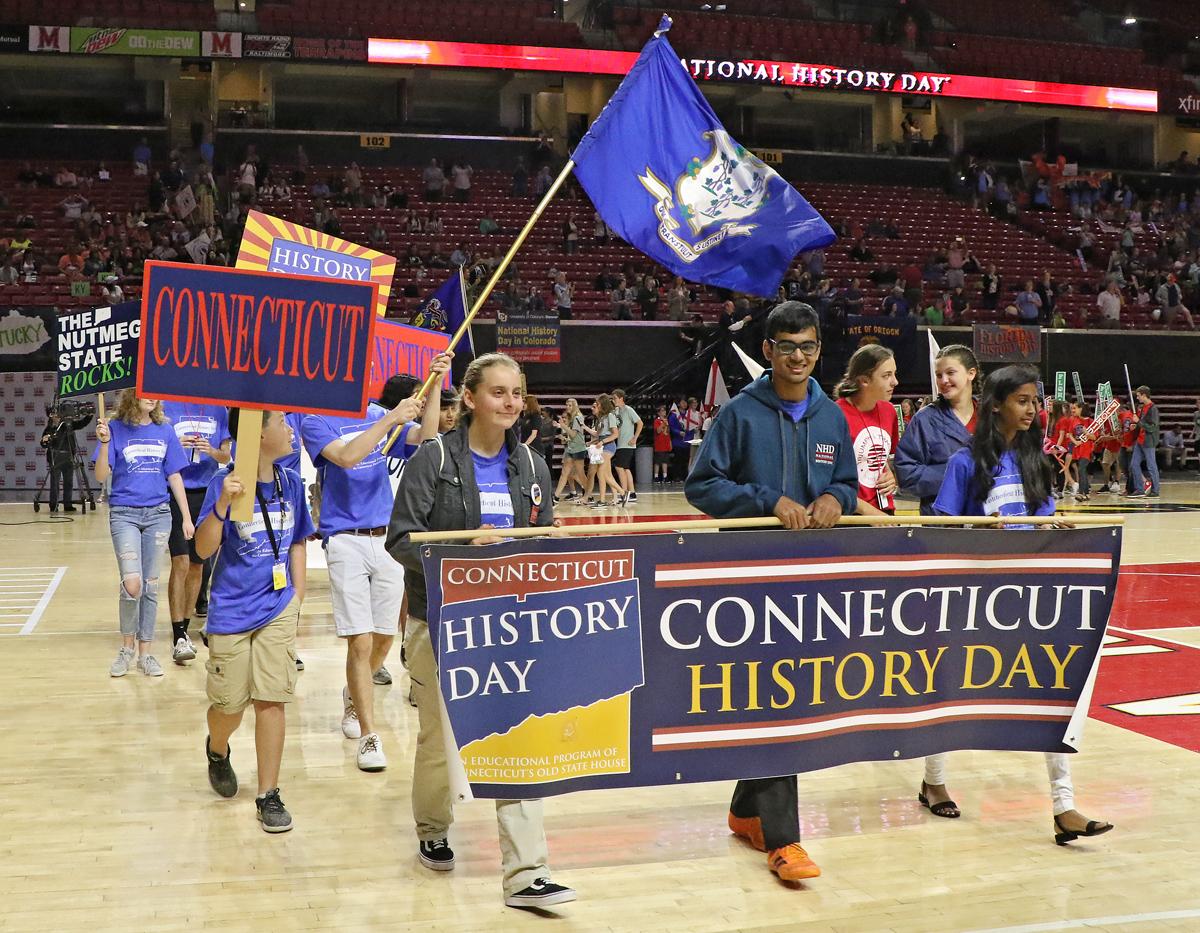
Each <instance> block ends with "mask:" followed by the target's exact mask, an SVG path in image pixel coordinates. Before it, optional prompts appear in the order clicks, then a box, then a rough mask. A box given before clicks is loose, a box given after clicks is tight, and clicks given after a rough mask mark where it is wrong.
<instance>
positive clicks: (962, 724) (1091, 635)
mask: <svg viewBox="0 0 1200 933" xmlns="http://www.w3.org/2000/svg"><path fill="white" fill-rule="evenodd" d="M1120 540H1121V539H1120V533H1119V531H1115V530H1114V529H1111V528H1088V529H1075V530H1054V531H1022V532H1012V533H1010V534H995V533H993V532H989V531H984V530H964V529H940V528H917V529H905V528H896V529H891V528H888V529H883V528H839V529H833V530H830V531H805V532H801V533H797V532H787V531H748V532H722V533H720V534H705V533H699V534H689V535H684V534H667V535H662V534H650V535H621V536H602V537H594V538H584V539H576V540H569V539H561V538H559V539H552V538H551V539H540V540H531V539H526V540H523V541H511V542H507V543H503V544H497V545H492V546H489V547H472V546H463V545H446V546H433V545H426V546H424V547H423V548H422V556H423V562H424V565H425V573H426V580H427V583H428V596H429V612H428V615H429V620H428V621H429V625H430V636H431V638H432V639H433V643H434V651H435V656H436V658H437V661H438V677H439V685H440V692H441V698H442V701H443V704H444V707H445V710H446V714H447V720H448V722H449V723H450V727H451V728H450V730H449V733H450V736H449V737H448V742H451V743H452V747H451V748H448V760H449V764H450V775H451V787H452V790H453V791H454V792H455V793H456V794H460V795H462V796H463V797H466V796H469V795H474V796H479V797H495V798H514V797H529V798H532V797H544V796H551V795H554V794H561V793H568V792H571V791H578V790H588V789H599V788H609V787H644V786H651V785H661V784H677V783H688V782H698V781H719V780H731V779H735V778H757V777H770V776H775V775H781V774H793V773H799V772H805V771H814V770H818V769H821V768H829V767H834V766H836V765H840V764H846V763H848V762H854V761H884V760H892V759H894V758H903V759H911V758H919V757H922V756H925V755H930V754H935V753H937V752H944V751H953V750H957V749H968V748H972V749H997V750H999V749H1009V750H1017V751H1056V752H1058V751H1072V750H1075V749H1077V748H1078V747H1079V745H1080V743H1081V739H1082V726H1083V723H1084V721H1085V720H1086V718H1087V709H1088V698H1089V697H1090V694H1091V690H1092V684H1093V683H1094V679H1095V675H1096V670H1097V667H1098V664H1099V651H1100V645H1101V643H1102V641H1103V638H1104V632H1105V628H1106V625H1107V621H1108V614H1109V610H1110V608H1111V606H1112V601H1113V595H1114V591H1115V587H1116V580H1117V566H1118V562H1119V557H1120Z"/></svg>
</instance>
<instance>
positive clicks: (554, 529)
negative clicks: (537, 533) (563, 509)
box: [548, 518, 571, 538]
mask: <svg viewBox="0 0 1200 933" xmlns="http://www.w3.org/2000/svg"><path fill="white" fill-rule="evenodd" d="M548 537H551V538H569V537H571V536H570V535H569V534H567V533H566V532H565V531H564V530H563V527H562V519H561V518H556V519H555V520H554V524H553V525H552V526H551V527H550V534H549V535H548Z"/></svg>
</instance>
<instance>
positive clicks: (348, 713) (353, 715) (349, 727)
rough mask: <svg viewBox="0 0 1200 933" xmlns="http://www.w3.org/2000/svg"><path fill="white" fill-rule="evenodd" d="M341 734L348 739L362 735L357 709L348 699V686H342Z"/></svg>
mask: <svg viewBox="0 0 1200 933" xmlns="http://www.w3.org/2000/svg"><path fill="white" fill-rule="evenodd" d="M342 735H344V736H345V737H346V738H348V739H357V738H359V737H360V736H361V735H362V726H360V725H359V723H358V710H356V709H355V708H354V701H353V700H352V699H350V688H349V687H342Z"/></svg>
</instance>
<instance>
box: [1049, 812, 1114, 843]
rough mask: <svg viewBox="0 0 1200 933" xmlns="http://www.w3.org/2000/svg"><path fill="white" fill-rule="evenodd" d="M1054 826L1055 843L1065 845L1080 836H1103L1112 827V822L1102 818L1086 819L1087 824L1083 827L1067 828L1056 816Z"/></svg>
mask: <svg viewBox="0 0 1200 933" xmlns="http://www.w3.org/2000/svg"><path fill="white" fill-rule="evenodd" d="M1054 828H1055V829H1056V830H1057V832H1056V833H1055V834H1054V842H1055V844H1057V845H1060V846H1065V845H1066V844H1067V843H1068V842H1074V841H1075V840H1076V839H1078V838H1079V837H1080V836H1103V835H1104V834H1105V833H1106V832H1108V831H1109V830H1110V829H1112V828H1113V824H1112V823H1105V822H1103V821H1102V820H1088V821H1087V826H1086V827H1085V828H1084V829H1067V827H1065V826H1063V824H1062V823H1061V822H1060V821H1059V819H1058V817H1057V816H1056V817H1055V818H1054Z"/></svg>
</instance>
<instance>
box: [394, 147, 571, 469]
mask: <svg viewBox="0 0 1200 933" xmlns="http://www.w3.org/2000/svg"><path fill="white" fill-rule="evenodd" d="M574 169H575V162H574V161H573V160H571V159H568V160H567V164H566V165H564V166H563V168H562V171H561V172H559V173H558V177H557V178H555V179H554V183H553V184H552V185H551V186H550V188H549V189H548V190H547V191H546V193H545V194H544V195H543V196H542V200H541V201H539V202H538V206H537V207H536V208H534V211H533V214H532V215H531V216H530V218H529V220H527V221H526V222H525V226H524V227H522V228H521V232H520V233H518V234H517V238H516V239H515V240H513V244H512V246H510V247H509V248H508V252H507V253H505V254H504V258H503V259H501V260H500V264H499V265H498V266H496V271H495V272H493V273H492V277H491V278H490V279H488V282H487V284H486V285H485V286H484V287H483V291H481V292H480V293H479V297H478V298H476V299H475V303H474V304H473V305H471V310H470V311H468V312H467V316H466V317H465V318H463V322H462V323H461V324H459V325H458V330H456V331H455V332H454V336H453V337H451V338H450V346H448V347H447V348H446V349H447V350H453V349H454V348H455V347H456V346H458V342H459V341H460V340H462V338H463V335H464V334H466V332H467V328H468V327H470V326H471V321H473V320H474V319H475V315H477V314H478V313H479V312H480V311H481V310H483V306H484V304H485V303H486V302H487V300H488V298H490V297H491V294H492V291H493V289H495V287H496V286H497V285H498V284H499V283H500V279H501V278H502V277H503V276H504V270H505V269H507V268H508V266H509V264H510V263H511V262H512V261H513V257H514V256H516V255H517V250H519V249H520V248H521V246H522V245H523V244H524V242H525V240H526V239H528V238H529V234H531V233H532V232H533V228H534V227H535V226H536V225H537V222H538V221H539V220H541V218H542V213H543V212H544V211H545V210H546V208H547V207H548V206H549V204H550V202H551V201H552V200H553V199H554V196H555V195H556V194H558V189H559V188H561V187H562V186H563V182H565V181H566V180H567V178H568V177H569V176H570V174H571V172H572V171H573V170H574ZM437 378H438V377H437V374H436V373H433V372H430V373H429V375H428V376H426V377H425V381H424V382H423V383H422V384H421V388H420V391H418V392H417V398H419V399H422V398H424V397H425V396H426V395H427V394H429V390H430V389H431V388H432V387H433V384H434V382H436V381H437ZM403 427H404V426H403V425H397V426H396V429H395V430H394V431H393V432H392V436H391V437H389V438H388V441H387V444H386V445H385V448H384V449H387V448H389V447H391V446H392V444H394V443H395V442H396V438H398V437H399V436H400V431H401V430H402V428H403Z"/></svg>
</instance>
